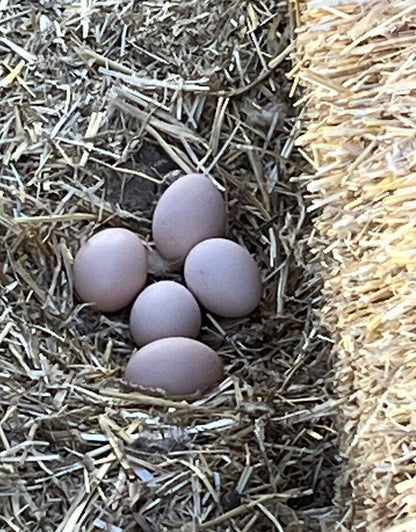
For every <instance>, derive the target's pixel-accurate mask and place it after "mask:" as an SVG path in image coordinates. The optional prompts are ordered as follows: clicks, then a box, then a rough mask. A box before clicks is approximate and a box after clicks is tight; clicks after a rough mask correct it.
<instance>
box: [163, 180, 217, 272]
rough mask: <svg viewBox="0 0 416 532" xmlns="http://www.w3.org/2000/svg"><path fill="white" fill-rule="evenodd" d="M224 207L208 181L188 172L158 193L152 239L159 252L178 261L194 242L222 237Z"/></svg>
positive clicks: (181, 260)
mask: <svg viewBox="0 0 416 532" xmlns="http://www.w3.org/2000/svg"><path fill="white" fill-rule="evenodd" d="M225 232H226V208H225V203H224V200H223V198H222V196H221V194H220V192H219V191H218V189H217V188H216V186H215V185H214V184H213V183H212V181H211V180H210V179H209V178H208V177H206V176H204V175H202V174H188V175H185V176H183V177H181V178H179V179H178V180H177V181H175V182H174V183H173V184H172V185H170V187H168V188H167V190H166V191H165V192H164V194H162V196H161V198H160V200H159V202H158V204H157V205H156V209H155V212H154V216H153V240H154V242H155V244H156V247H157V248H158V250H159V252H160V254H161V255H162V256H163V257H165V258H166V259H168V260H169V261H171V262H173V263H178V264H182V263H183V261H184V260H185V257H186V255H187V254H188V253H189V251H190V250H191V249H192V248H193V247H194V246H195V245H196V244H198V242H201V241H202V240H205V239H206V238H212V237H219V236H224V235H225Z"/></svg>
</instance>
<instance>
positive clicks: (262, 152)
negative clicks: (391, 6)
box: [0, 0, 339, 532]
mask: <svg viewBox="0 0 416 532" xmlns="http://www.w3.org/2000/svg"><path fill="white" fill-rule="evenodd" d="M293 20H294V17H293V15H292V14H291V12H290V9H289V6H288V4H287V2H272V1H270V2H269V1H253V2H245V1H239V0H231V1H229V0H227V1H222V0H219V1H218V0H217V1H214V0H190V1H187V2H180V1H134V0H117V1H116V0H103V1H99V0H96V1H94V0H81V2H78V3H75V2H72V1H70V0H68V1H58V2H51V1H48V0H38V1H36V2H35V1H29V0H24V1H16V0H0V60H1V63H0V98H1V112H0V161H1V169H0V235H1V242H2V245H1V246H0V283H1V285H0V288H1V299H0V364H1V366H0V508H1V509H2V510H1V511H0V530H4V531H24V532H26V531H27V532H29V531H30V532H35V531H47V532H49V531H50V532H52V531H57V532H69V531H75V530H83V531H84V530H85V531H87V530H88V531H90V530H105V531H112V532H118V531H123V532H127V531H133V530H134V531H143V532H161V531H175V530H176V531H179V530H182V531H183V532H186V531H189V532H190V531H200V530H201V531H202V530H208V531H213V532H214V531H218V532H223V531H224V532H228V531H233V532H243V531H249V530H251V531H253V532H254V531H255V532H262V531H264V532H266V531H272V530H277V531H282V530H284V531H285V532H298V531H313V530H329V528H327V527H329V526H330V523H331V522H332V519H333V517H334V515H335V512H334V509H333V507H332V496H333V482H334V478H335V477H336V475H337V468H338V465H339V458H338V457H337V434H336V429H335V426H334V412H335V410H334V408H335V405H336V401H335V398H334V397H333V395H332V391H331V375H332V374H331V347H332V343H331V340H330V339H329V338H327V337H326V335H325V332H324V331H322V330H321V329H320V327H319V309H320V307H321V305H322V296H321V293H320V290H321V281H320V278H319V275H318V267H317V266H316V265H315V263H314V257H313V256H312V254H311V252H310V251H309V247H308V241H309V240H310V238H311V235H312V233H313V228H312V224H311V219H310V216H309V215H308V214H307V206H308V198H307V196H306V195H305V194H304V191H303V189H302V182H301V181H300V180H298V179H296V178H297V177H299V176H300V175H302V173H303V171H304V170H305V164H306V163H305V162H304V160H303V158H302V157H301V155H300V154H299V153H298V151H297V150H296V147H295V145H294V142H295V139H296V136H297V134H298V133H299V131H300V129H301V120H300V118H299V116H300V115H301V105H297V102H299V101H300V98H301V95H300V94H299V93H298V92H297V90H296V89H295V88H293V87H292V86H291V84H290V82H289V81H288V79H287V77H286V74H287V72H288V71H289V70H290V69H291V66H292V65H291V61H290V53H291V51H292V49H293V40H294V35H295V28H294V22H293ZM299 113H300V115H299ZM189 171H201V172H207V173H210V174H211V175H212V176H213V177H214V179H215V180H216V182H217V183H218V185H219V187H220V189H221V190H222V191H223V193H224V196H225V198H226V201H227V207H228V213H229V236H230V238H232V239H234V240H236V241H238V242H241V243H243V244H244V245H245V246H246V247H247V248H248V249H249V250H250V252H251V253H252V254H253V255H254V256H255V258H256V260H257V262H258V264H259V266H260V268H261V272H262V281H263V298H262V302H261V305H260V306H259V308H258V309H257V310H256V311H255V313H254V314H253V315H252V316H250V317H248V318H245V319H241V320H233V321H229V320H220V319H218V318H217V317H215V316H211V315H205V316H204V322H203V328H202V333H201V340H202V341H204V342H206V343H207V344H208V345H210V346H212V347H213V348H215V349H216V350H217V351H218V353H219V354H220V356H221V358H222V360H223V361H224V364H225V368H226V379H225V380H224V382H223V383H221V385H220V386H219V387H217V388H216V389H215V390H213V391H212V392H211V393H209V394H207V395H205V396H204V397H202V398H201V399H199V400H197V401H194V402H185V401H184V402H174V401H169V400H165V399H163V398H152V397H147V396H143V395H140V394H137V393H135V392H132V391H131V390H130V389H129V388H128V387H127V385H126V383H125V382H124V381H123V369H124V367H125V364H126V361H127V359H128V357H129V355H130V353H131V352H132V350H133V348H134V345H133V342H132V340H131V337H130V335H129V331H128V312H129V309H125V310H123V311H122V312H120V313H117V314H114V315H100V314H97V313H94V312H92V311H91V310H89V309H88V308H86V307H85V305H83V304H81V303H80V302H79V301H77V300H76V299H75V298H74V296H73V293H72V279H71V264H72V260H73V257H74V255H75V253H76V251H77V249H78V248H79V246H80V243H81V241H82V240H83V239H85V238H87V237H88V236H90V235H91V234H93V233H94V232H96V231H97V230H98V229H100V228H102V227H110V226H123V227H127V228H129V229H131V230H133V231H135V232H137V233H138V234H139V235H140V236H141V238H142V239H143V241H144V242H146V245H147V246H148V249H152V247H153V246H152V243H151V216H152V211H153V209H154V206H155V203H156V201H157V199H158V197H159V196H160V194H161V193H162V191H163V190H164V189H165V188H166V186H167V185H168V184H169V183H170V182H172V180H173V179H175V178H176V177H177V176H178V175H179V174H181V173H186V172H189ZM152 267H153V269H152V273H151V275H150V278H149V282H151V281H152V280H155V279H158V278H159V277H160V276H161V272H160V271H159V269H158V265H157V264H153V266H152ZM167 277H168V278H172V279H176V280H181V275H180V274H170V273H168V274H167ZM165 278H166V276H165Z"/></svg>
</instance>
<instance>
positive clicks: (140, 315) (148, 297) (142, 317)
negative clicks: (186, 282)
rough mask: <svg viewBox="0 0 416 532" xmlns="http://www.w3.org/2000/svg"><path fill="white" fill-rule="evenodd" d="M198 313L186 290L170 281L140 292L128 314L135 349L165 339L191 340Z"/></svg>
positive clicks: (189, 293) (153, 285)
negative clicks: (172, 337) (182, 337)
mask: <svg viewBox="0 0 416 532" xmlns="http://www.w3.org/2000/svg"><path fill="white" fill-rule="evenodd" d="M200 327H201V311H200V310H199V306H198V303H197V302H196V300H195V298H194V296H193V295H192V294H191V292H190V291H189V290H187V289H186V288H185V287H184V286H182V285H181V284H179V283H175V282H174V281H160V282H158V283H154V284H152V285H150V286H148V287H147V288H145V289H144V290H143V292H141V293H140V294H139V296H138V297H137V299H136V301H135V302H134V305H133V307H132V309H131V313H130V331H131V334H132V336H133V339H134V341H135V342H136V344H137V345H138V346H142V345H145V344H148V343H150V342H153V341H154V340H159V339H160V338H167V337H169V336H186V337H189V338H195V337H196V336H198V334H199V329H200Z"/></svg>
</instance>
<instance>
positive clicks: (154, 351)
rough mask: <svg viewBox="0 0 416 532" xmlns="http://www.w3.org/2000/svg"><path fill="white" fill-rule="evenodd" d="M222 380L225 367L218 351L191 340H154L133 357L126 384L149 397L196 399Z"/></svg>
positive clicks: (177, 338)
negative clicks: (151, 394) (190, 396)
mask: <svg viewBox="0 0 416 532" xmlns="http://www.w3.org/2000/svg"><path fill="white" fill-rule="evenodd" d="M222 377H223V365H222V362H221V360H220V358H219V356H218V355H217V353H216V352H215V351H213V350H212V349H211V348H210V347H208V346H206V345H205V344H202V343H201V342H198V341H197V340H193V339H191V338H183V337H172V338H162V339H160V340H155V341H154V342H151V343H150V344H147V345H145V346H144V347H142V348H141V349H139V350H138V351H135V352H134V353H133V355H132V356H131V358H130V360H129V362H128V364H127V367H126V372H125V379H126V381H127V382H128V383H129V384H131V385H134V386H137V387H138V388H140V389H142V390H145V391H147V392H149V393H157V394H163V395H167V396H171V397H183V396H188V395H196V394H199V393H201V392H203V391H206V390H208V389H209V388H211V387H213V386H214V384H216V383H217V382H219V381H220V380H221V379H222Z"/></svg>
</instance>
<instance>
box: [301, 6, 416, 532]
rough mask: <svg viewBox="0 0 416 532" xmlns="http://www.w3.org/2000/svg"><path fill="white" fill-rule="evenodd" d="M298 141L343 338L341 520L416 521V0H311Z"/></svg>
mask: <svg viewBox="0 0 416 532" xmlns="http://www.w3.org/2000/svg"><path fill="white" fill-rule="evenodd" d="M298 14H299V17H300V23H301V29H299V32H298V41H297V59H298V64H297V66H296V67H295V68H294V70H293V72H292V75H293V76H294V77H295V78H296V82H297V84H302V85H304V86H305V87H306V88H307V90H306V93H305V96H304V101H305V102H307V105H306V110H305V120H306V121H307V128H306V133H305V134H304V135H303V136H302V137H301V138H300V139H299V144H300V145H301V146H304V147H305V149H306V150H307V154H308V158H309V160H310V161H311V162H312V164H313V166H314V167H315V169H316V173H315V175H314V176H311V178H310V182H309V185H308V188H309V191H310V192H311V194H312V195H313V196H314V198H315V199H314V203H313V206H312V207H311V209H310V210H313V209H315V208H318V209H321V208H322V207H323V210H322V212H321V213H320V214H319V216H318V218H317V220H316V227H317V230H318V232H319V236H318V239H317V240H315V247H316V252H317V254H318V256H319V259H320V261H321V264H322V266H323V274H324V277H325V287H324V293H325V295H326V298H327V304H326V306H325V308H324V310H323V321H324V323H325V324H326V326H327V327H328V328H329V329H330V331H331V332H332V333H333V336H334V338H335V340H336V341H337V344H338V358H337V363H336V383H337V393H338V395H339V397H340V400H341V406H340V420H339V432H340V453H341V454H342V455H343V456H344V458H345V466H344V467H343V474H342V476H341V478H340V479H339V483H338V502H339V504H340V506H341V508H342V511H343V516H342V519H341V523H342V525H340V526H339V527H338V529H342V530H352V531H389V532H393V531H395V532H399V531H402V532H404V531H409V532H410V531H414V530H416V506H415V501H416V475H415V473H416V465H415V456H416V446H415V439H414V433H415V429H416V418H415V405H416V385H415V368H416V358H415V341H416V337H415V305H416V298H415V293H416V285H415V238H416V229H415V215H414V209H415V200H414V198H415V183H416V181H415V175H416V174H415V164H416V159H415V153H416V129H415V118H416V116H415V110H416V92H415V87H416V85H415V81H416V76H415V67H414V57H415V50H416V37H415V35H416V33H415V32H416V5H415V3H414V1H413V0H398V1H393V2H389V1H380V0H376V1H366V2H352V1H349V2H330V1H327V0H322V1H317V2H309V3H305V2H301V3H300V10H299V13H298Z"/></svg>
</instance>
